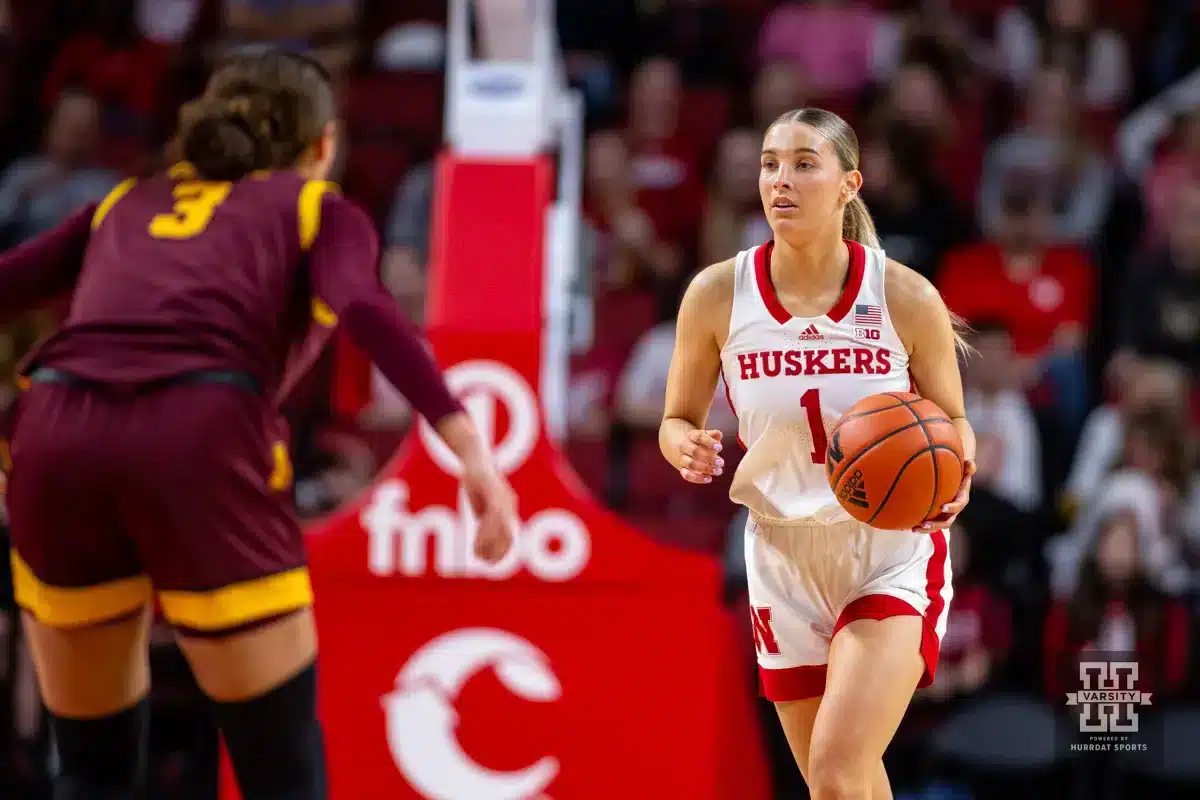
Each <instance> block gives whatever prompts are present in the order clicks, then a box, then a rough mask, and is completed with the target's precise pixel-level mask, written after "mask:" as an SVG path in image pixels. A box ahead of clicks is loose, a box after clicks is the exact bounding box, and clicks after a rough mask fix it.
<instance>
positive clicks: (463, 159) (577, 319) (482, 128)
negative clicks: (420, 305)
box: [430, 0, 591, 442]
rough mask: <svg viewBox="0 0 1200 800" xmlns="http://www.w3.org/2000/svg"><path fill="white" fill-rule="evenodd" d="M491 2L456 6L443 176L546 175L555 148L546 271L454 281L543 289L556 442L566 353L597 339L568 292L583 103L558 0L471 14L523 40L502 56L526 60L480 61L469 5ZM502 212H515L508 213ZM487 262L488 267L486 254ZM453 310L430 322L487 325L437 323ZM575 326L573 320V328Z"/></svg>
mask: <svg viewBox="0 0 1200 800" xmlns="http://www.w3.org/2000/svg"><path fill="white" fill-rule="evenodd" d="M485 2H494V0H451V2H450V9H449V10H450V17H449V30H448V36H447V68H446V119H445V129H446V146H447V150H446V153H445V154H444V155H443V159H442V161H443V168H442V169H440V170H439V177H445V176H446V175H447V173H448V170H447V169H446V168H445V163H446V162H447V161H453V162H454V163H458V164H460V165H464V164H467V163H470V164H471V165H472V166H471V168H472V169H479V168H485V167H486V166H487V165H489V164H492V165H495V164H500V163H507V164H508V165H510V166H516V165H518V164H526V165H528V166H529V167H530V168H534V165H535V164H537V163H538V162H542V164H543V167H542V168H546V167H545V165H546V163H547V154H548V153H549V152H550V151H551V150H552V149H554V148H555V147H557V149H558V155H559V160H558V169H557V176H556V177H557V186H556V196H555V197H554V198H553V200H552V201H551V202H550V203H549V204H548V205H547V207H546V208H544V209H542V210H541V211H540V212H539V213H540V214H542V215H544V218H543V219H540V220H539V221H538V223H537V224H538V226H539V230H540V231H541V232H540V233H539V235H540V236H541V237H542V244H543V252H544V257H543V261H544V263H543V264H540V265H534V264H530V265H529V268H531V269H532V268H536V267H539V266H540V267H541V268H542V269H541V274H540V275H539V276H537V278H538V279H537V280H534V281H532V282H530V283H526V282H524V281H520V280H518V281H515V282H514V281H513V280H512V278H513V276H512V273H511V271H509V272H508V273H507V274H506V275H499V274H497V275H492V276H491V277H493V278H496V279H498V280H497V281H488V280H485V275H484V274H482V273H486V272H487V271H488V268H489V265H488V264H487V263H480V264H473V265H471V267H470V272H471V274H472V277H471V278H470V281H469V282H468V281H466V280H463V279H462V277H463V272H462V267H461V266H459V265H455V270H454V271H455V273H456V274H455V276H454V278H453V280H455V282H456V284H457V285H458V286H459V287H462V288H460V289H459V291H462V290H463V289H465V290H468V291H482V290H485V287H489V286H491V287H494V286H498V285H505V284H506V283H507V284H510V285H512V284H514V283H515V285H513V289H514V290H516V289H518V287H524V288H530V289H532V288H534V287H535V286H536V287H537V289H538V291H537V295H538V296H539V297H540V298H541V307H540V309H539V314H538V319H537V320H536V325H537V328H538V329H539V330H540V331H541V344H540V349H541V358H540V362H539V363H540V375H539V380H538V382H539V394H540V400H541V403H542V407H543V411H544V414H545V421H546V428H547V434H548V435H549V436H550V438H551V439H552V440H553V441H556V442H558V441H561V440H562V439H563V438H564V437H565V434H566V411H567V361H568V355H569V352H570V350H571V348H572V345H573V344H574V345H577V346H578V345H580V344H582V345H584V346H586V345H587V344H588V343H589V341H590V338H591V325H590V319H591V307H590V302H589V301H587V300H586V299H583V298H580V297H579V296H577V295H575V294H574V293H573V292H572V283H573V281H574V279H575V277H576V275H577V269H578V259H579V235H580V233H579V219H580V213H581V209H582V175H583V154H582V142H583V103H582V98H581V97H580V95H579V94H578V92H574V91H571V90H568V89H566V88H565V82H564V79H563V68H562V59H561V57H560V54H559V50H558V43H557V38H556V32H555V24H554V4H553V2H552V0H529V2H526V3H511V2H505V0H501V1H500V2H498V3H496V6H495V9H494V10H491V13H488V14H476V15H475V16H476V18H477V19H478V20H479V21H480V23H481V24H484V25H486V24H487V23H488V22H489V21H491V22H497V21H498V20H499V21H502V22H503V23H504V24H503V25H502V26H498V27H503V28H504V29H505V30H507V31H508V32H510V34H512V35H513V36H514V38H515V39H517V40H519V41H517V42H516V43H515V44H513V45H512V46H511V47H505V55H506V56H511V55H513V50H514V48H515V50H516V51H517V52H518V54H519V55H521V56H525V58H523V59H520V60H515V59H513V58H505V59H504V60H500V59H496V58H491V57H490V56H491V55H493V54H492V53H488V52H484V53H483V54H482V57H476V56H475V55H474V54H473V52H472V47H471V36H470V27H471V26H470V22H471V19H472V16H473V15H472V13H471V12H472V7H476V9H478V7H479V6H481V5H482V4H483V3H485ZM524 31H529V32H530V33H531V34H532V35H531V36H530V37H529V41H528V42H526V40H525V38H524V37H523V36H521V35H520V34H521V33H522V32H524ZM514 32H515V33H514ZM479 38H480V39H481V40H482V41H493V40H495V39H496V37H495V36H489V35H488V32H486V31H485V32H484V35H482V36H480V37H479ZM526 44H528V45H529V48H528V52H521V48H522V47H524V46H525V45H526ZM438 192H439V194H441V195H443V197H442V198H441V199H442V200H444V201H445V202H447V203H449V204H451V205H453V204H455V201H454V199H453V198H452V197H449V196H448V195H450V194H451V193H452V192H453V189H452V187H450V186H448V185H443V186H439V187H438ZM518 194H519V192H518ZM507 195H508V193H507V192H505V191H504V190H503V187H502V186H500V187H497V188H496V189H495V191H494V196H492V197H488V198H478V197H477V198H475V207H476V208H477V209H481V210H482V209H483V208H486V207H493V208H499V207H500V206H503V205H504V204H505V203H506V201H508V200H509V198H508V196H507ZM484 213H486V212H484ZM503 213H505V214H506V215H507V214H509V213H515V212H514V210H513V209H507V208H506V209H504V210H503ZM449 224H455V223H453V222H450V223H449ZM459 224H463V223H459ZM467 224H469V223H467ZM505 246H506V243H505V242H504V241H494V242H492V243H491V245H490V247H489V249H490V250H493V251H494V250H496V249H498V248H499V249H502V248H504V247H505ZM482 258H483V259H484V260H485V261H486V260H487V259H486V256H482ZM505 261H508V263H509V265H510V267H511V265H512V261H511V260H509V259H505V258H502V257H501V258H497V259H495V262H496V263H500V262H505ZM431 288H432V287H431ZM447 290H448V287H447ZM492 291H493V293H494V290H492ZM496 299H500V298H496ZM433 305H434V304H433V303H432V302H431V306H433ZM447 310H449V309H448V308H446V307H445V306H440V307H437V308H434V307H431V309H430V312H431V316H430V320H431V324H435V325H436V324H439V323H441V324H447V325H450V326H451V327H453V328H455V329H460V330H461V329H462V328H463V326H465V325H470V324H480V325H485V326H486V324H487V323H486V321H485V320H483V319H481V318H480V317H479V316H478V314H475V315H473V317H472V319H473V321H474V322H473V323H472V322H470V321H468V320H465V319H460V320H453V319H446V318H445V317H444V316H439V312H440V311H447ZM476 310H478V309H476ZM530 322H534V321H533V320H531V321H530ZM572 322H574V323H575V325H574V330H572Z"/></svg>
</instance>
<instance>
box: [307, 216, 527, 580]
mask: <svg viewBox="0 0 1200 800" xmlns="http://www.w3.org/2000/svg"><path fill="white" fill-rule="evenodd" d="M378 259H379V237H378V235H377V234H376V232H375V226H374V225H373V224H372V222H371V220H370V218H368V217H367V215H366V214H365V213H364V212H363V211H362V210H361V209H359V208H358V207H357V206H355V205H354V204H352V203H350V202H348V201H346V200H343V199H342V198H340V197H338V196H337V195H332V194H329V195H326V196H325V198H324V199H323V200H322V206H321V217H320V228H319V231H318V233H317V236H316V238H315V239H314V241H313V244H312V248H311V249H310V250H309V277H310V279H311V281H312V288H313V291H314V292H315V293H316V295H317V297H319V298H320V299H321V300H322V301H323V302H324V303H325V304H326V305H327V306H329V308H330V310H331V311H333V313H334V314H335V315H337V317H338V319H339V320H340V322H341V323H342V325H344V326H345V328H346V331H347V332H348V333H349V334H350V338H351V339H353V340H354V343H355V344H357V345H358V346H359V347H361V348H362V349H363V350H364V351H366V353H367V355H369V356H370V357H371V359H372V360H373V361H374V362H375V364H376V365H377V366H378V367H379V370H380V371H381V372H382V373H383V374H384V376H385V377H386V378H387V379H388V380H389V381H390V382H391V384H392V385H393V386H395V387H396V389H397V390H399V391H400V392H401V393H402V394H403V395H404V396H405V397H406V398H407V399H408V401H409V403H411V404H412V406H413V408H415V409H416V410H417V411H418V412H419V413H420V414H421V415H422V416H424V417H425V419H426V420H428V422H429V424H430V425H432V426H433V427H434V428H435V429H436V430H437V432H438V435H439V436H441V437H442V439H443V441H445V442H446V444H447V445H448V446H449V447H450V449H451V450H453V451H454V454H455V455H457V456H458V458H459V460H460V461H461V462H462V466H463V472H462V483H463V487H464V488H465V489H466V491H467V495H468V496H469V498H470V500H471V503H472V505H473V506H474V508H475V511H476V513H477V514H479V515H480V519H479V523H478V527H477V530H476V539H475V551H476V554H477V555H479V556H480V557H481V558H483V559H485V560H488V561H497V560H499V559H500V558H502V557H503V556H504V554H505V553H506V552H508V549H509V547H511V545H512V540H513V536H514V535H515V532H516V529H517V524H518V522H517V514H516V497H515V495H514V494H513V492H512V489H511V488H510V487H509V485H508V482H507V481H505V480H504V478H503V477H502V476H501V475H500V474H499V472H497V470H496V468H495V464H494V463H493V461H492V458H491V454H490V452H489V449H488V447H487V446H486V445H485V444H484V442H483V439H482V438H481V437H480V436H479V433H478V431H477V429H476V428H475V425H474V423H472V422H471V418H470V417H469V416H468V415H467V414H466V412H465V411H463V408H462V406H461V405H459V403H458V401H457V400H455V399H454V397H453V396H452V395H451V394H450V389H449V387H447V386H446V380H445V377H444V376H443V375H442V371H441V369H440V368H439V367H438V365H437V362H435V361H434V360H433V356H432V355H431V354H430V352H429V349H428V347H427V345H426V342H425V337H424V336H422V335H421V333H420V331H418V330H417V328H416V326H415V325H413V324H412V322H410V321H409V320H408V319H406V318H405V317H404V314H403V313H401V311H400V308H399V305H398V304H397V303H396V301H395V300H394V299H392V297H391V295H389V294H388V293H387V290H386V289H384V287H383V284H382V283H381V282H380V280H379V275H378V272H377V264H378Z"/></svg>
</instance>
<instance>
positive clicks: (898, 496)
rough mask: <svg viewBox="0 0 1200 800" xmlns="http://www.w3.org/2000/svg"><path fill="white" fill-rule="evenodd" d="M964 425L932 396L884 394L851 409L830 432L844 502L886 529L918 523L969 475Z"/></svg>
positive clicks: (836, 484) (829, 465) (829, 466)
mask: <svg viewBox="0 0 1200 800" xmlns="http://www.w3.org/2000/svg"><path fill="white" fill-rule="evenodd" d="M962 464H963V449H962V439H960V438H959V435H958V431H957V430H955V429H954V425H953V424H952V423H951V422H950V418H949V417H948V416H946V412H944V411H942V410H941V409H940V408H938V407H937V405H936V404H934V403H933V402H932V401H930V400H926V399H925V398H923V397H919V396H917V395H915V394H909V393H907V392H887V393H886V394H876V395H871V396H870V397H866V398H864V399H863V400H861V401H859V402H858V403H856V404H855V405H854V407H853V408H851V409H850V410H849V411H847V412H846V414H845V416H843V417H842V418H841V420H840V421H839V422H838V424H837V427H835V428H834V429H833V432H832V433H830V435H829V448H828V450H827V451H826V453H825V474H826V476H827V477H828V478H829V487H830V488H831V489H833V493H834V494H835V495H836V496H837V499H838V502H839V503H841V505H842V508H844V509H846V511H847V512H848V513H849V514H850V515H851V516H852V517H854V518H855V519H857V520H859V521H861V522H866V523H868V524H869V525H871V526H872V527H875V528H881V529H883V530H911V529H912V528H915V527H917V526H918V525H920V524H921V523H922V522H924V521H925V520H926V519H928V518H930V517H932V516H936V515H937V514H938V513H940V511H939V509H941V507H942V506H943V505H944V504H945V503H947V502H949V501H950V499H951V498H953V497H954V494H955V493H956V492H957V491H958V485H959V483H961V482H962V469H963V467H962Z"/></svg>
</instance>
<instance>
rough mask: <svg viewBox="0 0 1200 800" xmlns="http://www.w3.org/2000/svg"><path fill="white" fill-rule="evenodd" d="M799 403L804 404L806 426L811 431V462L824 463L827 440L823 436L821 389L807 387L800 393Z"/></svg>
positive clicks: (823, 422)
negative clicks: (806, 418) (806, 416)
mask: <svg viewBox="0 0 1200 800" xmlns="http://www.w3.org/2000/svg"><path fill="white" fill-rule="evenodd" d="M800 405H802V406H804V411H805V413H807V414H808V428H809V430H811V431H812V440H813V451H812V453H811V454H810V455H811V456H812V462H813V463H814V464H824V463H825V450H826V449H827V448H828V447H829V440H828V439H827V438H826V436H825V419H824V417H822V416H821V390H820V389H809V390H808V391H807V392H805V393H804V394H802V395H800Z"/></svg>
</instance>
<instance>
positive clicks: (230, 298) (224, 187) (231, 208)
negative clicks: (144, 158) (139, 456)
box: [33, 167, 377, 397]
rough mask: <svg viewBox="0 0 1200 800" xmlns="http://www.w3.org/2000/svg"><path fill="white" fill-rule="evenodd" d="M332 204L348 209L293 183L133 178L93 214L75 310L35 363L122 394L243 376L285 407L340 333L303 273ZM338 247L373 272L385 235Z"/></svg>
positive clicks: (322, 187) (282, 177)
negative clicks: (116, 387) (213, 375)
mask: <svg viewBox="0 0 1200 800" xmlns="http://www.w3.org/2000/svg"><path fill="white" fill-rule="evenodd" d="M330 203H346V201H344V200H341V199H340V198H339V197H338V196H337V195H336V193H335V192H334V191H333V190H332V185H331V184H327V183H324V182H320V181H305V180H304V179H303V178H302V177H300V176H299V175H297V174H296V173H292V172H273V173H264V174H262V175H257V176H251V177H249V178H246V179H244V180H241V181H238V182H236V183H226V182H211V181H198V180H194V179H193V178H192V176H191V175H190V174H189V173H188V170H187V168H186V167H177V168H176V169H174V170H173V171H172V173H171V174H170V175H168V176H164V177H160V178H155V179H151V180H148V181H145V182H135V181H133V180H130V181H126V182H125V183H123V184H121V186H119V187H118V188H117V189H116V190H115V191H114V192H113V194H111V195H110V196H109V198H108V199H106V200H105V202H104V203H102V204H101V206H100V207H99V208H98V209H97V211H96V213H95V215H94V216H93V219H92V232H91V236H90V240H89V242H88V246H87V250H86V253H85V256H84V261H83V268H82V270H81V273H80V275H79V279H78V282H77V285H76V290H75V296H74V300H73V302H72V304H71V308H70V312H69V314H68V316H67V319H66V321H65V322H64V324H63V326H62V328H61V329H60V330H59V332H58V333H57V334H55V335H54V336H53V337H51V339H50V340H49V341H47V342H46V343H45V345H44V346H43V347H42V348H40V350H39V351H38V353H37V354H35V356H34V357H33V363H35V364H37V365H38V366H47V367H55V368H58V369H62V370H65V371H68V372H71V373H73V374H75V375H78V376H80V377H82V378H86V379H89V380H94V381H99V382H104V383H114V384H141V383H147V382H153V381H161V380H163V379H167V378H171V377H175V376H177V375H180V374H183V373H187V372H193V371H198V370H228V371H239V372H245V373H248V374H250V375H252V376H254V378H256V379H257V380H258V381H259V383H260V385H261V386H262V388H263V389H264V391H265V392H266V393H267V395H268V396H271V397H274V396H276V394H277V393H278V392H279V390H280V389H281V388H283V389H285V390H286V388H287V387H288V386H290V385H291V384H292V383H294V382H295V380H296V379H297V378H298V377H299V375H300V374H302V373H303V371H305V370H306V369H307V368H308V367H309V366H310V365H311V363H312V361H313V359H315V357H316V355H317V354H318V353H319V351H320V348H321V346H322V345H323V344H324V343H325V341H326V339H327V338H328V336H329V333H330V332H331V331H332V328H333V325H334V323H335V322H336V318H335V316H334V314H333V313H332V312H331V311H330V310H329V309H328V306H327V305H325V303H324V302H323V301H319V300H316V299H314V296H313V292H312V287H311V283H312V282H311V280H310V277H309V275H308V274H307V270H306V269H305V261H306V256H307V254H308V251H309V249H310V248H311V247H312V245H313V243H314V242H315V240H316V236H317V234H318V232H319V230H320V221H321V211H322V209H323V208H324V207H325V206H326V205H327V204H330ZM340 246H341V247H342V248H347V247H352V248H356V249H357V251H358V252H357V253H356V254H357V255H359V256H360V260H361V261H364V262H366V265H367V267H366V269H373V268H374V258H375V250H376V248H377V245H376V242H375V240H374V231H373V230H371V231H370V238H369V239H368V240H366V241H359V242H352V241H351V242H341V243H340ZM362 269H364V268H362V267H360V270H362Z"/></svg>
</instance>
